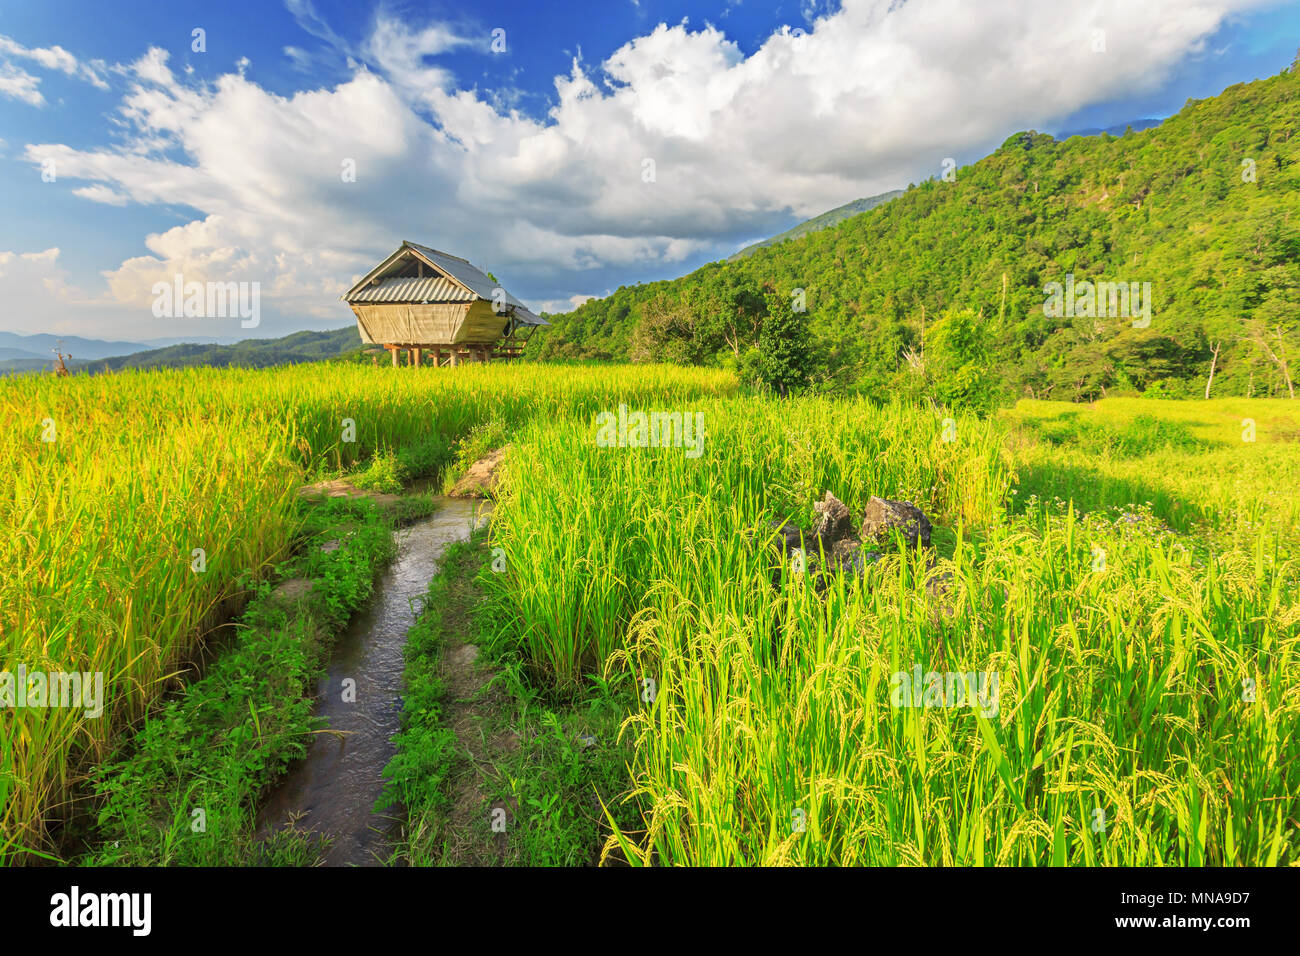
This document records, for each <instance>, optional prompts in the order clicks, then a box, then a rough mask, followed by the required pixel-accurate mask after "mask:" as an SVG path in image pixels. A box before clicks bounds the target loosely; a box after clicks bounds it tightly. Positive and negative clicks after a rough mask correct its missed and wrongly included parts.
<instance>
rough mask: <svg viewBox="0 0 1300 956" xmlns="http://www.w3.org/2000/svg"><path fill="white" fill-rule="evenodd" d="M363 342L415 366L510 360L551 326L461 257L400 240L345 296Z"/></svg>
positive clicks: (396, 362)
mask: <svg viewBox="0 0 1300 956" xmlns="http://www.w3.org/2000/svg"><path fill="white" fill-rule="evenodd" d="M343 299H344V301H346V302H347V304H348V305H349V306H351V307H352V312H353V313H354V314H355V315H356V317H357V329H358V330H359V331H360V332H361V341H362V342H364V343H365V344H367V345H380V346H382V347H384V348H386V349H388V351H389V352H391V353H392V356H393V364H394V365H397V364H398V356H399V355H400V353H401V352H402V351H407V352H409V353H410V356H411V364H413V365H419V364H421V360H422V358H423V355H424V353H425V352H428V353H430V354H431V355H432V357H433V362H434V364H435V365H456V364H457V363H458V362H461V361H471V362H486V361H488V360H490V359H494V358H516V357H518V356H519V355H520V354H522V352H523V347H524V343H525V342H526V341H527V340H528V338H529V337H530V336H531V335H532V334H533V332H535V331H536V330H537V329H538V327H540V326H543V325H549V324H550V323H549V322H547V321H546V320H545V319H543V318H541V317H540V316H537V315H534V314H533V313H532V312H530V311H529V310H528V309H527V307H525V306H524V304H523V303H522V302H520V301H519V300H518V299H516V298H515V297H514V296H512V295H511V294H510V293H509V292H506V291H505V289H503V288H501V286H500V285H499V284H498V283H496V282H494V281H493V280H492V279H491V278H489V277H488V276H487V275H486V274H484V273H483V272H481V271H480V270H479V269H476V268H475V267H474V266H472V265H470V264H469V263H468V262H467V261H465V260H464V259H462V258H460V257H459V256H453V255H449V254H448V253H446V252H439V251H438V250H437V249H430V248H429V247H428V246H421V245H418V244H417V243H414V242H403V243H402V245H401V247H400V248H398V250H397V251H396V252H394V253H393V254H392V255H391V256H389V257H388V258H387V259H385V260H384V261H383V262H381V263H379V265H377V266H375V268H373V269H371V270H370V272H368V273H367V274H366V275H365V276H364V277H363V278H362V279H361V281H360V282H358V283H357V284H356V285H354V286H353V287H352V288H351V289H349V290H348V291H347V294H345V295H344V296H343Z"/></svg>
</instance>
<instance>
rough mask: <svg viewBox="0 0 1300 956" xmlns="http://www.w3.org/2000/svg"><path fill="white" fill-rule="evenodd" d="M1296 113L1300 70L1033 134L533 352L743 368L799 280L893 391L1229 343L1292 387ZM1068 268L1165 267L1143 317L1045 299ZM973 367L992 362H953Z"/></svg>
mask: <svg viewBox="0 0 1300 956" xmlns="http://www.w3.org/2000/svg"><path fill="white" fill-rule="evenodd" d="M1298 127H1300V74H1297V73H1296V72H1295V71H1294V70H1292V71H1288V72H1284V73H1282V74H1280V75H1278V76H1275V77H1272V78H1270V79H1266V80H1260V81H1257V82H1254V83H1249V84H1239V85H1237V86H1233V87H1230V88H1229V89H1227V90H1225V91H1224V92H1223V93H1222V94H1220V95H1219V96H1217V97H1213V98H1211V99H1206V100H1200V101H1189V102H1188V104H1187V105H1186V106H1185V107H1184V109H1183V110H1182V111H1181V112H1179V113H1178V114H1177V115H1175V116H1173V117H1170V118H1169V119H1168V120H1166V121H1165V122H1164V123H1163V124H1161V125H1160V126H1159V127H1157V128H1154V129H1149V130H1145V131H1143V132H1130V133H1127V134H1126V135H1124V136H1121V137H1112V136H1110V135H1102V136H1099V137H1078V136H1076V137H1072V138H1070V139H1067V140H1065V141H1061V142H1058V141H1056V140H1054V139H1053V138H1052V137H1051V136H1048V135H1046V134H1041V133H1033V132H1026V133H1017V134H1015V135H1013V136H1011V137H1010V138H1009V139H1007V141H1006V142H1005V143H1003V145H1002V146H1001V147H1000V148H999V149H998V150H996V151H995V152H994V153H992V154H991V155H989V156H987V157H985V158H984V159H982V160H980V161H979V162H977V163H975V164H974V165H972V166H968V167H963V168H961V169H959V170H957V174H956V179H955V181H952V182H945V181H942V180H939V179H934V180H930V181H927V182H925V183H922V184H920V185H919V186H913V187H911V188H909V189H908V191H907V192H906V193H905V194H904V195H902V196H899V197H898V198H896V199H894V200H892V201H891V202H887V203H884V204H882V205H880V206H878V207H877V208H875V209H872V210H870V211H869V212H866V213H864V214H862V215H859V216H856V217H854V218H852V219H848V220H846V221H844V222H842V223H840V224H838V225H836V226H833V227H831V228H828V229H824V230H821V231H818V232H814V233H811V234H809V235H807V236H805V237H803V238H800V239H796V240H792V241H789V242H784V243H781V244H779V245H775V246H772V247H769V248H764V249H759V250H756V251H755V252H754V254H753V255H750V256H747V257H744V258H742V259H740V260H738V261H735V262H726V263H712V264H709V265H707V266H704V267H703V268H701V269H698V270H696V271H695V272H693V273H691V274H690V275H688V276H686V277H684V278H681V279H677V280H673V281H664V282H655V283H649V284H642V285H637V286H634V287H625V288H620V289H618V290H617V291H616V292H615V293H613V294H612V295H610V296H608V297H606V298H604V299H598V300H592V301H589V302H587V303H585V304H583V305H582V306H579V307H578V308H577V309H575V310H574V311H572V312H570V313H567V314H565V315H560V316H553V317H552V318H551V321H552V322H553V323H554V328H552V329H550V330H548V331H547V332H546V333H545V334H544V335H543V336H539V342H538V344H537V345H536V346H535V348H536V354H538V355H539V356H541V357H564V358H613V359H624V358H626V359H630V360H632V361H654V360H673V361H683V360H685V361H694V362H700V363H704V364H720V365H728V366H731V367H737V368H739V369H740V370H741V371H742V372H745V371H747V370H748V369H751V368H753V367H754V365H755V363H754V360H753V356H750V355H747V353H748V352H749V351H750V350H751V349H753V348H756V347H757V345H758V341H759V335H760V332H761V328H762V321H763V310H762V308H761V306H760V307H757V308H755V307H754V305H753V302H754V301H755V300H757V301H759V302H761V294H762V293H763V292H765V291H767V292H775V293H777V294H779V295H781V296H783V297H786V298H787V300H788V298H789V296H791V295H792V294H793V293H794V292H795V290H798V289H803V290H805V292H806V295H807V302H808V310H809V320H810V321H809V324H810V331H809V335H810V337H811V339H812V342H813V345H814V351H815V355H816V358H817V368H816V369H815V378H816V379H817V381H818V382H820V383H822V384H823V385H840V386H851V387H853V388H856V389H858V390H860V391H863V392H866V393H867V394H870V395H873V396H877V397H883V396H884V395H886V394H888V393H895V392H900V391H901V392H904V393H908V394H917V393H920V394H921V395H928V396H930V397H934V398H936V399H939V400H965V401H970V402H972V403H974V404H980V403H984V402H987V401H1007V400H1009V399H1013V398H1015V397H1020V396H1028V397H1039V398H1042V397H1050V398H1052V399H1063V400H1081V399H1084V400H1090V399H1095V398H1098V397H1102V396H1104V395H1107V394H1110V395H1114V394H1125V393H1128V394H1134V393H1139V392H1140V393H1145V394H1148V395H1152V396H1166V395H1175V396H1182V395H1196V394H1203V393H1204V390H1205V385H1206V378H1207V376H1208V374H1209V371H1210V366H1211V362H1212V360H1213V356H1214V349H1215V347H1216V346H1217V347H1218V357H1217V362H1216V363H1215V378H1214V383H1213V389H1212V393H1211V394H1212V396H1230V395H1242V396H1245V395H1254V396H1257V397H1259V396H1287V395H1288V394H1289V393H1290V386H1289V385H1288V381H1290V380H1292V379H1293V378H1294V373H1293V372H1292V371H1291V369H1290V368H1289V367H1288V365H1287V356H1288V354H1294V352H1295V349H1296V345H1297V336H1298V335H1300V332H1298V331H1297V328H1296V323H1297V316H1298V315H1300V266H1297V260H1298V259H1300V200H1297V196H1298V195H1300V192H1298V187H1300V175H1298V173H1297V160H1300V142H1298V141H1297V140H1296V138H1295V134H1296V130H1297V128H1298ZM1068 276H1073V277H1074V281H1075V282H1077V283H1082V282H1084V281H1085V280H1086V281H1089V282H1094V283H1095V282H1098V281H1104V282H1123V283H1139V287H1140V286H1141V284H1143V283H1150V293H1151V299H1150V301H1151V321H1150V323H1149V325H1146V326H1143V324H1142V320H1141V317H1140V316H1138V317H1137V320H1136V321H1137V325H1136V326H1135V319H1134V317H1133V315H1132V313H1136V312H1137V310H1136V309H1131V310H1130V312H1131V314H1130V316H1113V315H1112V316H1107V317H1095V316H1088V315H1070V314H1066V315H1063V316H1061V317H1060V318H1054V317H1051V316H1049V315H1048V314H1046V310H1045V306H1046V305H1047V298H1048V296H1047V293H1046V291H1045V288H1044V287H1045V286H1047V285H1048V284H1049V283H1052V282H1059V283H1062V284H1064V283H1066V281H1067V277H1068ZM1076 291H1078V290H1076ZM1099 298H1107V297H1105V296H1101V297H1099ZM1080 304H1081V303H1080ZM1106 305H1109V300H1108V299H1107V302H1106ZM965 310H969V312H970V314H971V316H973V317H975V318H968V319H962V320H960V324H962V325H964V326H966V328H963V329H952V328H949V329H948V331H952V332H960V334H959V335H957V337H956V338H955V339H953V338H951V337H950V338H949V339H948V340H947V341H942V340H941V339H942V337H939V336H932V335H931V334H930V333H931V330H932V329H933V326H934V324H935V322H936V320H940V319H949V318H950V317H951V315H953V314H955V313H963V312H965ZM1072 311H1073V310H1072ZM1081 311H1083V310H1081ZM1106 311H1110V310H1109V309H1107V310H1106ZM927 324H928V325H930V326H931V329H927V328H926V325H927ZM972 325H974V326H977V327H978V331H977V334H978V336H979V337H980V341H981V343H982V348H981V351H982V352H983V356H982V357H980V358H978V360H975V363H974V364H972V349H971V346H972V342H971V341H970V339H969V333H970V332H971V328H970V326H972ZM950 345H956V346H958V347H959V352H958V353H956V354H952V353H949V352H947V351H945V350H946V348H947V347H948V346H950ZM963 368H965V369H966V371H967V372H969V373H971V375H973V374H974V373H975V372H976V371H978V370H980V369H983V370H985V371H987V372H988V380H987V381H975V380H973V379H971V378H970V376H967V378H966V379H963V380H959V381H958V382H956V383H953V382H950V381H949V379H950V377H951V376H952V375H954V374H958V375H960V374H962V369H963Z"/></svg>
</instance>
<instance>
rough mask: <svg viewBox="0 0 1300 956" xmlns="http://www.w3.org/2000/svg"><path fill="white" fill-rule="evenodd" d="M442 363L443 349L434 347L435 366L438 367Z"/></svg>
mask: <svg viewBox="0 0 1300 956" xmlns="http://www.w3.org/2000/svg"><path fill="white" fill-rule="evenodd" d="M440 365H442V349H440V348H434V350H433V367H434V368H438V366H440Z"/></svg>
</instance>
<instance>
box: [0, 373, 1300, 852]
mask: <svg viewBox="0 0 1300 956" xmlns="http://www.w3.org/2000/svg"><path fill="white" fill-rule="evenodd" d="M1289 404H1290V403H1287V402H1283V401H1265V400H1260V401H1253V402H1252V401H1245V400H1235V401H1229V402H1223V403H1220V402H1204V403H1201V402H1197V403H1190V402H1189V403H1173V402H1155V401H1147V402H1142V401H1136V400H1108V401H1107V402H1102V403H1098V404H1097V405H1095V406H1072V405H1058V404H1054V403H1053V404H1048V403H1021V404H1020V405H1019V406H1017V407H1016V408H1015V409H1012V410H1009V411H1007V412H1005V413H1003V414H1000V415H996V416H993V417H990V418H985V419H978V418H968V417H963V416H961V415H956V416H950V415H949V413H946V412H942V411H939V410H934V409H921V408H913V407H909V406H904V405H901V404H899V405H893V406H886V407H880V406H876V405H872V404H870V403H868V402H865V401H861V400H855V399H838V398H825V397H809V398H800V399H793V400H777V399H773V398H766V397H759V396H753V395H746V394H740V393H739V391H738V390H737V388H736V386H735V384H734V381H733V380H732V379H731V378H730V377H729V376H728V375H726V374H724V373H720V372H713V371H707V370H700V369H694V370H688V369H679V368H672V367H644V366H633V367H603V368H593V367H584V368H577V367H556V366H549V367H548V366H527V365H523V366H514V367H501V366H490V367H477V366H465V367H461V368H458V369H455V370H450V369H444V370H438V371H433V370H411V369H399V370H390V369H371V368H363V367H356V366H347V365H331V366H295V367H292V368H282V369H273V370H263V371H239V370H211V369H206V370H193V371H174V372H150V373H132V374H123V375H118V376H101V377H93V378H92V377H87V376H74V377H72V378H67V379H54V378H52V377H14V378H9V379H5V380H3V381H0V468H2V469H3V473H4V474H6V476H8V478H7V480H8V481H10V482H11V487H12V493H8V494H6V495H5V496H3V498H0V529H3V530H4V534H0V648H2V651H0V670H8V671H13V670H14V669H15V668H16V666H17V665H19V664H23V665H25V666H26V667H28V668H29V669H43V670H47V671H56V670H62V671H73V670H76V671H100V672H103V673H104V674H105V676H106V686H107V694H106V701H107V706H106V709H105V713H104V715H103V716H102V717H101V718H98V719H91V718H87V717H85V716H84V715H82V714H81V713H79V712H78V711H76V710H68V709H26V710H24V709H21V708H20V709H17V710H11V709H0V807H2V808H3V809H2V810H0V834H2V835H0V861H5V860H9V861H18V862H21V861H24V860H27V859H29V858H30V857H29V854H39V853H41V852H44V851H45V850H46V849H47V848H48V847H49V846H50V833H51V829H52V828H54V827H56V826H57V824H58V821H59V820H60V819H61V818H62V817H63V816H64V815H66V813H67V810H68V800H69V799H70V798H71V796H72V795H74V794H75V793H76V792H77V784H78V781H79V779H80V778H81V776H82V775H83V774H84V773H85V771H86V769H87V767H89V766H90V765H93V763H94V762H95V761H96V760H98V759H100V758H101V757H102V756H103V755H104V753H105V752H106V750H107V749H108V748H109V747H110V746H111V744H112V742H113V740H114V739H115V735H116V734H117V733H118V732H119V731H120V730H121V729H122V728H123V727H125V726H126V725H127V724H129V723H130V722H132V721H135V720H137V719H138V718H139V717H140V716H141V715H142V714H143V713H145V712H146V711H147V710H148V708H149V707H150V706H151V705H152V704H154V703H155V702H156V701H157V698H158V695H159V693H160V692H161V690H162V688H163V687H164V686H165V685H166V682H167V678H168V676H169V675H170V674H172V673H173V672H174V671H175V670H176V669H177V667H178V663H179V662H181V661H184V660H185V659H186V658H187V656H188V655H190V654H192V653H193V652H194V650H195V648H196V646H197V645H198V644H199V642H200V641H201V640H202V639H203V635H204V634H205V632H207V631H208V630H209V629H210V628H211V627H212V626H213V625H214V624H216V623H217V622H218V621H219V620H220V618H221V616H222V614H223V608H225V607H226V605H227V604H228V602H229V601H231V600H232V599H237V598H238V597H239V596H240V595H241V594H243V593H246V592H247V590H248V589H249V588H250V587H251V586H252V584H253V583H254V582H255V581H256V580H257V579H259V578H261V577H264V576H265V575H266V574H268V573H269V571H270V570H271V568H272V567H273V566H274V564H275V563H276V562H277V561H278V560H281V559H282V558H283V556H284V555H285V553H286V549H287V548H288V547H289V546H290V543H291V541H292V538H293V534H294V531H295V528H294V521H295V519H294V513H295V512H294V505H295V498H296V495H297V489H298V487H299V486H300V485H301V484H302V483H303V482H304V481H307V480H312V479H316V478H319V477H322V476H327V475H335V474H339V473H342V472H344V471H346V470H348V469H351V468H354V467H355V466H357V465H358V464H359V463H362V462H365V461H367V460H374V459H376V457H377V456H379V457H382V456H383V455H384V454H386V453H391V452H394V451H398V450H400V449H402V448H404V447H410V446H413V445H416V444H419V443H423V442H428V441H429V440H431V439H436V440H438V441H440V442H442V443H443V444H444V445H446V446H450V445H452V443H454V442H457V441H459V440H462V439H466V438H467V436H480V437H481V436H483V435H502V436H506V437H508V438H509V440H510V442H511V448H510V451H509V453H508V459H507V461H508V469H507V471H506V474H505V479H504V483H503V485H502V487H501V488H500V489H499V498H500V500H499V502H498V507H497V511H496V515H495V518H494V522H493V527H492V532H491V534H492V541H491V543H492V545H493V546H495V547H499V548H500V549H501V553H502V554H503V555H504V557H505V571H504V573H496V574H493V573H486V572H485V573H484V575H483V581H484V586H485V587H486V588H487V590H488V593H489V600H490V604H491V608H492V610H493V614H494V617H493V619H494V620H497V621H499V622H500V628H501V634H500V638H501V639H502V640H504V641H509V642H512V643H514V644H515V645H517V647H518V649H519V651H520V653H521V654H522V656H523V658H524V660H525V661H526V662H527V668H528V672H529V676H530V679H531V680H532V681H533V682H534V683H535V684H536V685H537V686H538V687H539V688H541V689H543V690H544V691H545V692H547V693H551V694H555V695H560V696H563V695H565V694H567V693H569V692H572V691H573V690H575V689H576V688H578V687H580V686H582V685H583V684H584V682H587V681H590V680H591V679H592V678H593V677H603V678H611V679H612V678H619V680H620V681H621V683H619V684H618V686H624V687H629V688H632V690H631V691H629V692H628V695H627V701H626V703H627V714H628V716H627V719H626V721H625V722H624V725H623V733H624V735H625V736H626V737H627V739H629V740H631V741H633V743H634V751H633V753H634V756H633V759H632V761H631V764H630V766H629V767H628V781H627V794H626V799H627V800H629V801H631V804H632V806H633V807H635V809H636V813H635V814H634V816H635V817H636V818H637V819H639V821H640V825H639V826H637V827H635V828H627V827H624V828H619V827H618V826H616V825H612V827H611V830H612V832H611V833H610V836H609V839H608V842H607V844H606V847H605V851H606V854H607V855H608V856H609V857H612V858H617V859H619V860H622V861H627V862H631V863H634V864H655V865H677V864H686V865H710V864H717V865H724V864H725V865H737V864H741V865H745V864H753V865H761V864H798V865H821V864H884V865H992V864H1007V865H1215V866H1218V865H1225V866H1240V865H1275V864H1292V863H1295V862H1297V860H1300V849H1298V847H1300V840H1298V838H1297V834H1296V826H1297V821H1298V819H1300V761H1298V760H1297V757H1300V743H1297V742H1296V741H1295V739H1294V734H1293V731H1294V727H1295V725H1296V718H1297V711H1298V710H1300V660H1298V659H1297V653H1298V649H1297V634H1298V632H1300V578H1298V574H1297V566H1296V563H1295V556H1296V543H1297V536H1296V533H1295V530H1294V529H1295V527H1296V525H1295V518H1296V517H1297V516H1300V481H1298V480H1297V479H1298V478H1300V415H1296V414H1293V413H1292V412H1291V410H1290V408H1289ZM620 405H626V406H628V407H629V408H630V409H632V410H634V411H635V410H644V411H648V412H649V411H661V412H668V413H680V416H681V418H684V417H685V416H688V415H689V416H695V415H698V416H700V417H699V418H698V421H700V422H702V425H703V433H702V441H701V442H700V443H699V445H698V447H694V448H693V447H691V446H690V443H689V442H687V443H686V445H685V446H683V445H682V444H681V443H680V442H672V443H668V444H667V446H666V447H640V446H639V444H638V443H637V442H636V441H629V442H621V441H615V442H613V443H611V442H610V441H609V440H608V431H607V428H608V425H609V417H608V416H602V413H617V412H618V409H619V406H620ZM1242 419H1251V420H1252V421H1253V422H1254V431H1253V432H1252V438H1253V440H1249V441H1247V440H1243V438H1242V435H1243V425H1242ZM602 423H603V424H602ZM678 428H679V429H680V421H679V423H678ZM677 434H678V435H680V430H679V431H678V432H677ZM696 437H697V438H698V437H700V436H698V435H697V436H696ZM48 438H53V440H42V439H48ZM348 438H352V439H354V440H351V441H349V440H347V439H348ZM473 440H474V441H477V440H478V437H475V438H474V439H473ZM826 491H831V492H833V493H834V494H835V495H836V496H837V497H839V498H840V499H842V500H843V501H844V502H845V503H846V504H847V505H848V506H849V507H850V509H851V511H852V512H853V514H854V516H855V519H856V518H857V517H858V516H860V515H861V512H862V508H863V506H864V505H865V503H866V501H867V499H868V498H869V497H870V496H871V495H873V494H876V495H881V496H883V497H887V498H894V499H907V500H911V501H913V502H915V503H916V504H917V505H919V506H920V507H921V508H922V509H924V510H925V511H926V513H927V514H928V515H929V516H930V517H931V519H932V520H933V521H934V524H935V532H934V548H933V560H930V559H928V558H927V556H926V555H925V554H924V553H907V552H899V551H890V552H889V553H887V554H886V556H885V557H884V558H883V559H881V560H880V561H878V562H876V563H874V564H872V565H870V566H869V567H868V569H867V571H866V575H865V577H864V578H863V579H862V580H860V581H857V580H852V579H849V578H845V577H843V576H840V577H837V578H836V579H835V580H834V581H833V582H832V584H831V586H830V587H829V588H828V589H827V590H826V591H825V593H824V594H819V593H817V592H816V591H815V590H814V589H813V588H812V587H810V585H809V581H808V579H807V576H806V575H802V574H800V573H799V572H798V569H797V568H795V567H793V566H791V565H789V564H788V563H784V562H782V563H780V564H779V566H778V568H777V574H776V580H775V582H774V581H773V576H772V570H773V558H772V553H771V552H770V551H769V550H768V549H767V548H766V546H765V545H764V544H762V543H761V542H759V543H756V542H755V540H754V538H753V535H752V532H753V530H754V529H756V528H757V529H760V531H761V530H762V529H765V528H767V522H769V521H770V520H773V519H786V518H791V519H793V520H795V521H796V522H797V523H798V524H800V525H802V526H804V527H808V526H810V525H811V524H812V523H813V517H814V514H813V508H812V505H813V502H814V501H816V500H818V499H819V498H820V497H821V496H822V494H823V493H824V492H826ZM200 548H201V549H203V552H204V561H205V570H203V571H202V572H201V573H198V572H196V571H195V570H194V561H195V560H196V559H195V556H194V552H195V549H200ZM932 674H935V675H940V681H939V687H938V692H937V693H932V691H934V689H935V688H934V685H933V683H932V682H931V680H930V678H929V676H928V675H932ZM953 674H957V675H969V676H970V677H971V678H972V684H971V688H972V690H971V692H965V691H964V687H965V685H964V684H962V683H961V681H960V680H959V681H958V683H957V684H956V685H954V684H953V683H952V681H951V680H950V679H947V675H953ZM945 680H946V683H945ZM976 687H978V688H980V689H981V692H979V693H976V692H974V690H973V689H974V688H976ZM954 689H955V690H956V692H957V693H956V695H955V696H954V693H953V691H954ZM626 818H627V817H626V815H620V817H619V819H626Z"/></svg>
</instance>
